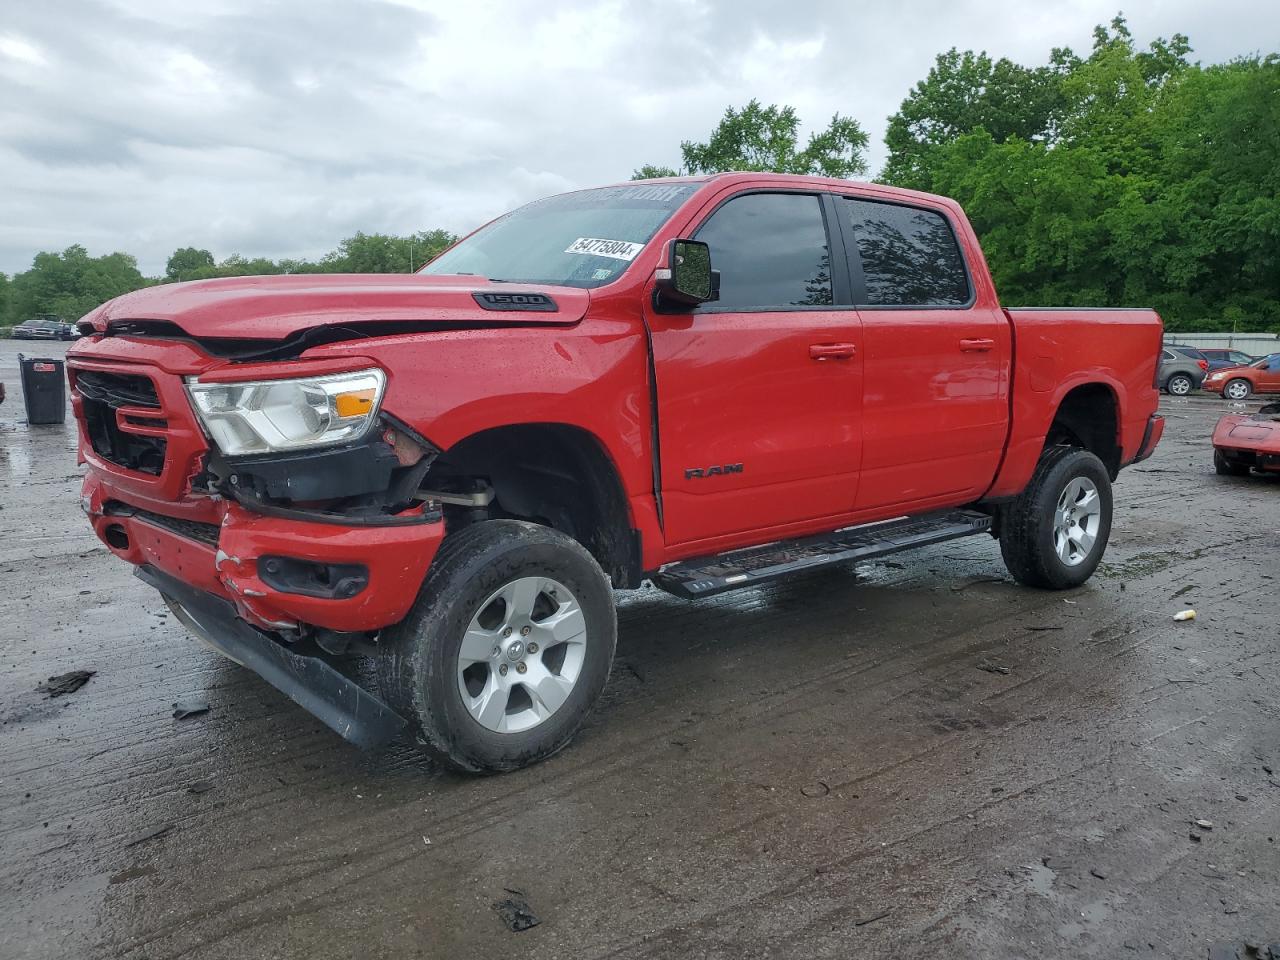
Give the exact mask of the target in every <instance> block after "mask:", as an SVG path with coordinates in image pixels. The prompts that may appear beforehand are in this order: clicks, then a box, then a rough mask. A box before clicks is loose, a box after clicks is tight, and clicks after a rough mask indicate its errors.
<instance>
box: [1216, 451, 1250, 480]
mask: <svg viewBox="0 0 1280 960" xmlns="http://www.w3.org/2000/svg"><path fill="white" fill-rule="evenodd" d="M1213 469H1214V470H1216V471H1217V472H1218V476H1220V477H1244V476H1247V475H1248V473H1249V464H1247V463H1240V462H1239V461H1238V460H1232V459H1231V458H1230V457H1228V456H1227V455H1226V454H1225V453H1223V452H1222V451H1221V450H1215V451H1213Z"/></svg>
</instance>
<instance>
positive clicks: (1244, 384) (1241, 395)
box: [1222, 377, 1253, 400]
mask: <svg viewBox="0 0 1280 960" xmlns="http://www.w3.org/2000/svg"><path fill="white" fill-rule="evenodd" d="M1251 393H1253V384H1252V383H1250V382H1249V381H1248V380H1246V379H1244V377H1236V378H1235V379H1234V380H1228V381H1227V385H1226V386H1225V387H1223V388H1222V395H1223V396H1224V397H1225V398H1226V399H1228V400H1248V399H1249V395H1250V394H1251Z"/></svg>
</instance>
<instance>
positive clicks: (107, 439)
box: [75, 370, 167, 476]
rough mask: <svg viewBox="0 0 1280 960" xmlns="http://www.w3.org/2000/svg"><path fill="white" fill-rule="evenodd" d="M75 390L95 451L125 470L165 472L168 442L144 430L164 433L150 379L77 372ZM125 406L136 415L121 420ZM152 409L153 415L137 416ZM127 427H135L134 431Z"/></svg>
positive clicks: (157, 400) (157, 402) (163, 425)
mask: <svg viewBox="0 0 1280 960" xmlns="http://www.w3.org/2000/svg"><path fill="white" fill-rule="evenodd" d="M75 387H76V392H77V393H79V394H80V399H81V402H82V406H83V409H84V423H85V432H86V433H87V434H88V435H89V442H90V443H91V444H92V445H93V450H94V452H95V453H96V454H98V456H100V457H102V458H103V459H105V460H110V461H111V462H112V463H116V464H119V465H120V466H122V467H124V468H125V469H127V470H136V471H138V472H139V473H149V474H151V475H152V476H159V475H160V471H161V470H163V469H164V457H165V450H166V448H167V441H166V440H165V438H164V437H162V436H154V435H153V434H152V433H149V432H147V431H157V430H163V429H164V427H165V426H166V425H167V421H166V420H165V418H164V416H163V413H162V412H161V409H160V398H159V397H158V396H157V395H156V386H155V384H154V383H152V382H151V380H150V378H148V377H143V376H137V375H135V374H124V373H103V372H101V371H97V370H81V371H78V372H77V373H76V378H75ZM124 407H127V408H130V409H132V410H138V411H139V413H138V414H134V413H129V412H126V413H124V414H123V417H121V416H119V415H118V414H117V411H119V410H120V409H121V408H124ZM152 410H154V411H155V412H156V416H144V415H140V414H145V413H149V412H150V411H152ZM121 419H123V421H124V423H123V425H122V424H121ZM122 426H123V428H122ZM130 427H136V428H138V430H137V432H135V431H134V430H132V429H129V428H130Z"/></svg>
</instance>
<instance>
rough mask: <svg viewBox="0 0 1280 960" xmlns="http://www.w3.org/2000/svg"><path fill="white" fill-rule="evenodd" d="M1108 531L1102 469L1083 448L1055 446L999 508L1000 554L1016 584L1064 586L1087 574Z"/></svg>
mask: <svg viewBox="0 0 1280 960" xmlns="http://www.w3.org/2000/svg"><path fill="white" fill-rule="evenodd" d="M1110 536H1111V477H1110V476H1109V475H1108V473H1107V468H1106V467H1105V466H1104V465H1103V463H1102V461H1101V460H1099V459H1098V458H1097V457H1096V456H1094V455H1093V454H1092V453H1090V452H1089V451H1087V450H1081V449H1079V448H1076V447H1064V446H1055V447H1050V448H1049V449H1048V450H1046V451H1045V452H1044V453H1043V454H1042V455H1041V457H1040V463H1039V464H1038V465H1037V466H1036V471H1035V473H1034V474H1033V475H1032V477H1031V482H1030V483H1029V484H1028V485H1027V488H1026V489H1025V490H1024V491H1022V493H1021V494H1020V495H1019V496H1018V498H1017V499H1016V500H1015V501H1014V502H1013V503H1012V504H1010V505H1009V506H1008V507H1006V508H1005V510H1004V511H1003V513H1002V516H1001V529H1000V553H1001V555H1002V556H1003V557H1004V562H1005V566H1006V567H1008V568H1009V573H1011V574H1012V575H1013V578H1014V579H1015V580H1017V581H1018V582H1019V583H1023V584H1026V585H1027V586H1031V587H1041V588H1043V589H1046V590H1068V589H1070V588H1072V587H1078V586H1080V584H1082V583H1084V582H1085V581H1086V580H1088V579H1089V577H1091V576H1092V575H1093V572H1094V570H1096V569H1097V568H1098V564H1099V563H1100V562H1101V560H1102V555H1103V553H1104V552H1105V551H1106V549H1107V540H1108V538H1109V537H1110Z"/></svg>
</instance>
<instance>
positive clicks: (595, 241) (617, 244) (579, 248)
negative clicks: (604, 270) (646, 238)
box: [565, 237, 644, 260]
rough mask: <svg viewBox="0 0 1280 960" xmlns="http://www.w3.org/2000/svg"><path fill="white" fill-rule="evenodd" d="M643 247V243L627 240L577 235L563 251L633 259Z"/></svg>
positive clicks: (618, 258)
mask: <svg viewBox="0 0 1280 960" xmlns="http://www.w3.org/2000/svg"><path fill="white" fill-rule="evenodd" d="M643 249H644V244H643V243H632V242H631V241H629V240H601V239H599V238H597V237H579V238H578V239H577V240H575V241H573V243H571V244H569V247H568V249H567V250H565V253H582V254H585V255H587V256H589V257H609V258H610V259H612V260H634V259H635V258H636V254H638V253H639V252H640V251H641V250H643Z"/></svg>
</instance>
